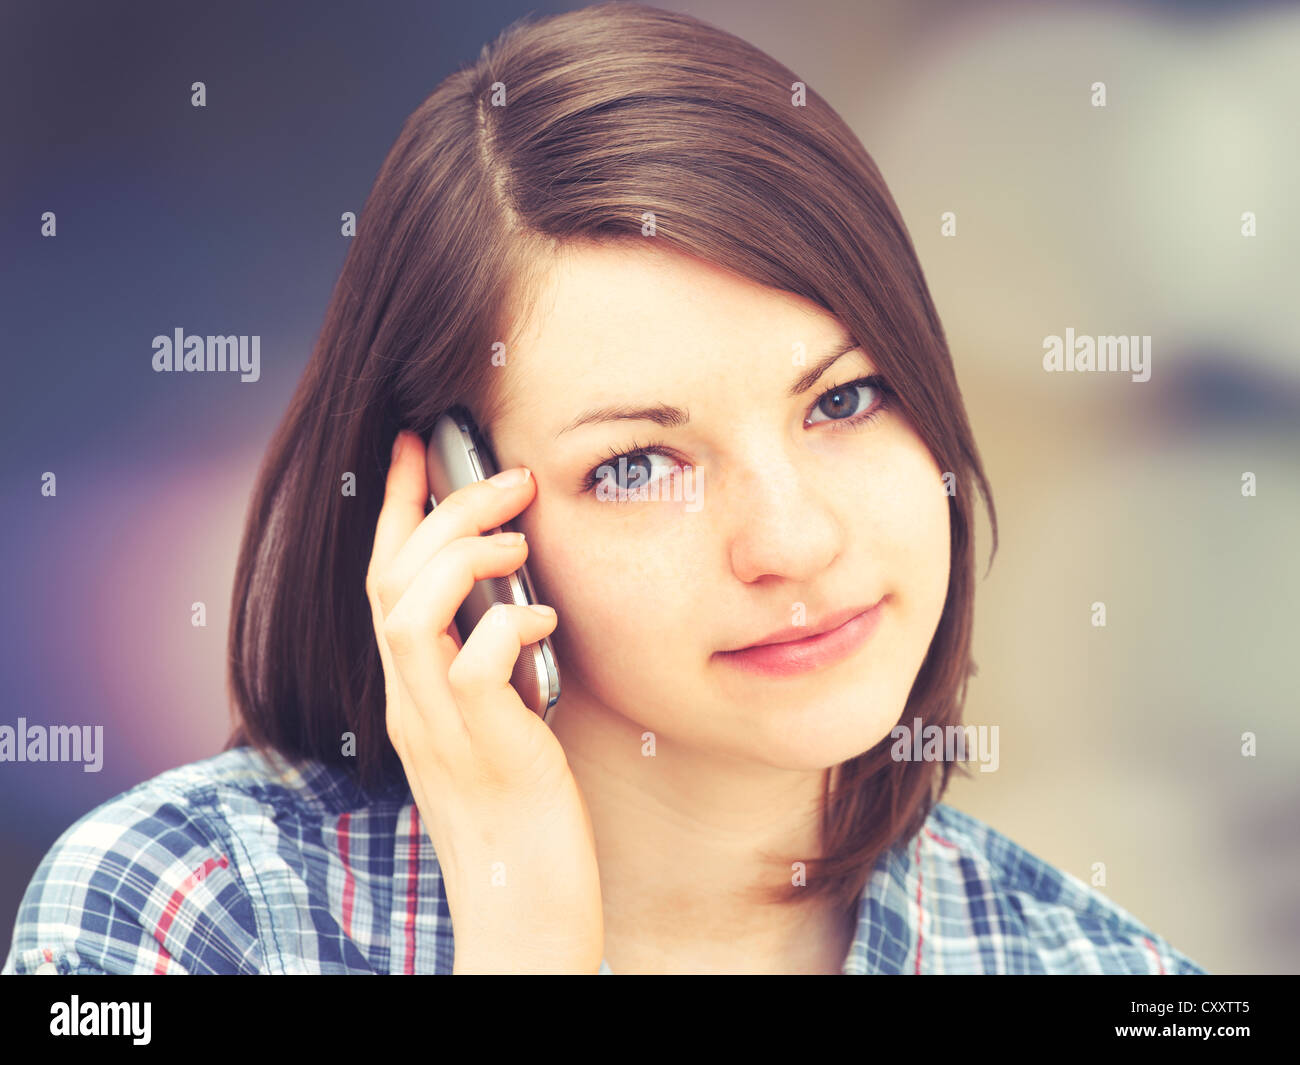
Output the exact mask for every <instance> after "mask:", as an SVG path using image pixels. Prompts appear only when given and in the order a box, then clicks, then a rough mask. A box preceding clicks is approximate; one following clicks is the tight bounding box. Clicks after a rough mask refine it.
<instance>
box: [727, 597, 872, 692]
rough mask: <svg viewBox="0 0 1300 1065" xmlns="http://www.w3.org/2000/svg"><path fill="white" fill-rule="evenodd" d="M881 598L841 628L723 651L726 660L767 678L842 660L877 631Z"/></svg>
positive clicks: (804, 670) (799, 671)
mask: <svg viewBox="0 0 1300 1065" xmlns="http://www.w3.org/2000/svg"><path fill="white" fill-rule="evenodd" d="M884 606H885V600H884V599H881V600H880V602H878V603H877V604H876V605H875V606H873V607H872V608H871V609H870V610H866V611H863V612H862V613H861V614H858V615H856V616H855V617H852V618H850V619H849V620H848V621H846V622H844V624H843V625H841V626H839V628H835V629H831V630H830V632H823V633H822V634H821V635H820V636H809V637H807V638H806V639H803V640H793V641H791V642H789V643H769V644H763V645H762V646H759V647H747V648H745V649H744V650H741V651H720V652H718V657H719V658H720V659H721V660H722V661H723V662H725V663H727V664H728V665H731V666H735V667H736V668H737V669H742V670H744V671H745V672H747V673H756V674H758V675H760V676H765V677H787V676H791V675H792V674H795V673H806V672H807V671H808V670H811V669H818V668H820V667H821V666H827V665H830V664H831V663H832V662H838V661H840V660H841V659H842V658H846V657H848V656H849V655H850V654H852V653H853V652H854V651H856V650H857V649H858V648H859V647H861V646H862V644H863V643H865V642H866V641H867V639H868V637H870V636H871V634H872V633H873V632H874V631H875V630H876V626H877V624H879V622H880V615H881V612H882V611H883V610H884Z"/></svg>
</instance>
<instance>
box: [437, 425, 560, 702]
mask: <svg viewBox="0 0 1300 1065" xmlns="http://www.w3.org/2000/svg"><path fill="white" fill-rule="evenodd" d="M425 465H426V467H427V468H428V471H429V502H430V503H432V504H433V506H434V507H437V505H438V500H440V499H446V498H447V496H449V495H451V493H452V492H454V491H456V489H458V488H463V487H464V486H465V485H467V484H472V483H473V482H475V481H484V480H487V478H489V477H491V476H492V475H493V474H494V473H496V472H497V468H496V463H495V462H494V461H493V458H492V454H491V452H490V450H489V448H488V446H487V444H486V443H485V441H484V440H483V438H482V436H481V434H480V433H479V431H478V426H476V425H475V424H474V419H473V418H472V417H471V416H470V413H469V411H467V410H466V409H465V408H464V407H461V406H455V407H452V408H451V409H450V410H448V411H447V413H445V414H444V415H442V417H440V418H439V419H438V421H437V423H436V424H435V425H434V427H433V433H432V435H431V436H430V437H429V446H428V450H427V452H426V453H425ZM509 524H510V523H509V522H506V526H509ZM501 531H502V529H501V528H497V529H489V530H487V532H485V533H484V534H483V535H485V536H486V535H490V534H491V533H497V532H501ZM535 602H537V596H536V593H535V592H534V591H533V582H532V580H531V579H530V578H529V576H528V566H527V565H522V566H520V567H519V568H518V569H517V570H515V572H514V573H511V574H509V575H507V576H505V577H487V578H484V579H483V580H481V581H476V582H475V583H474V587H473V588H471V589H470V592H469V595H467V596H466V597H465V601H464V602H463V603H462V604H461V606H460V609H459V610H457V611H456V629H457V631H458V632H459V633H460V638H461V639H462V640H466V639H468V638H469V634H470V633H471V632H472V631H473V630H474V626H475V625H477V624H478V620H479V618H481V617H482V616H483V615H484V614H485V613H486V612H487V611H488V609H489V608H491V607H492V605H493V604H495V603H517V604H519V605H520V606H527V605H529V604H530V603H535ZM510 684H511V686H512V687H513V688H514V689H515V691H516V692H518V693H519V698H520V699H521V700H522V701H523V704H524V705H525V706H526V707H528V708H529V709H530V710H532V711H533V713H535V714H539V715H540V716H541V718H542V720H543V721H545V722H547V723H548V724H549V723H550V721H551V717H552V715H553V713H554V709H555V704H556V703H557V702H558V701H559V698H560V670H559V667H558V666H557V665H556V661H555V651H554V650H553V649H552V648H551V641H550V639H549V637H546V636H543V637H542V638H541V639H540V640H539V641H538V642H536V643H530V644H526V645H525V646H524V647H522V648H520V651H519V657H518V658H517V659H516V660H515V668H514V672H513V673H511V675H510Z"/></svg>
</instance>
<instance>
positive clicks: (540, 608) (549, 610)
mask: <svg viewBox="0 0 1300 1065" xmlns="http://www.w3.org/2000/svg"><path fill="white" fill-rule="evenodd" d="M528 609H529V610H532V611H533V612H535V613H537V614H541V615H542V617H544V618H549V617H551V616H553V615H554V614H555V608H554V607H550V606H547V605H546V604H545V603H529V604H528Z"/></svg>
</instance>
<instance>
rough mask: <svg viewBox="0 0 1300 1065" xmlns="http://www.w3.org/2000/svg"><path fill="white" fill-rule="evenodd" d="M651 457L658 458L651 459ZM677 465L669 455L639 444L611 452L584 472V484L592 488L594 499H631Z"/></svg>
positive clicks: (662, 477) (666, 474) (670, 472)
mask: <svg viewBox="0 0 1300 1065" xmlns="http://www.w3.org/2000/svg"><path fill="white" fill-rule="evenodd" d="M647 446H653V445H647ZM655 459H658V460H659V461H658V462H655V461H654V460H655ZM679 467H680V463H678V462H676V461H675V460H674V459H673V458H672V457H671V456H670V455H666V454H664V453H663V452H661V451H649V450H645V448H644V447H643V448H640V449H639V450H633V451H628V452H625V453H623V454H621V455H611V456H610V457H609V458H607V459H606V460H605V461H604V462H602V463H601V464H600V465H599V466H597V467H596V468H595V469H594V470H592V471H591V472H590V473H589V474H588V475H587V482H586V485H585V486H584V487H585V488H586V489H587V490H588V491H594V492H595V494H596V497H597V498H598V499H616V498H617V499H623V498H632V499H635V498H636V494H637V493H638V492H644V491H645V490H646V489H647V488H648V487H649V486H650V485H651V484H652V483H654V482H656V481H661V480H663V479H664V477H666V476H669V475H671V474H672V472H673V471H674V470H676V469H678V468H679ZM656 472H658V476H656Z"/></svg>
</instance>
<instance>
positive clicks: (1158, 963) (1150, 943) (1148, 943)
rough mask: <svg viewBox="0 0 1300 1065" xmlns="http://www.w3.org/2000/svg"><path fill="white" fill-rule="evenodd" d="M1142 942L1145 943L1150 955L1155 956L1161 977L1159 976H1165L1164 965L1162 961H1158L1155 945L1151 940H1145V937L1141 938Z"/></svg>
mask: <svg viewBox="0 0 1300 1065" xmlns="http://www.w3.org/2000/svg"><path fill="white" fill-rule="evenodd" d="M1142 942H1143V943H1145V944H1146V945H1147V946H1148V947H1150V948H1151V953H1152V954H1154V955H1155V956H1156V964H1157V965H1158V966H1160V975H1161V976H1164V975H1165V963H1164V962H1163V961H1161V960H1160V951H1158V950H1156V945H1155V944H1154V943H1152V942H1151V940H1149V939H1147V937H1146V936H1143V937H1142Z"/></svg>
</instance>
